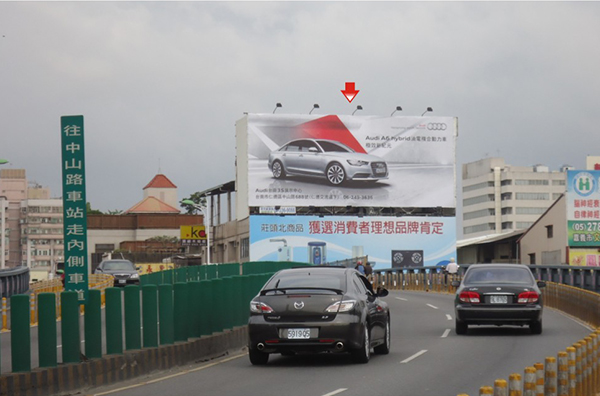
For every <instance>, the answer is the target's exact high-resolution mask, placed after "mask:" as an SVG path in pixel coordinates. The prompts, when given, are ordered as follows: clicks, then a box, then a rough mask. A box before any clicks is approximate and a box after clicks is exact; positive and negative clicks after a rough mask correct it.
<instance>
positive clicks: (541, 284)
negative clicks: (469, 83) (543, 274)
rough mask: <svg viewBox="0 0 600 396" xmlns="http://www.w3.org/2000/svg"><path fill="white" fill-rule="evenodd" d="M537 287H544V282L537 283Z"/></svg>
mask: <svg viewBox="0 0 600 396" xmlns="http://www.w3.org/2000/svg"><path fill="white" fill-rule="evenodd" d="M537 285H538V287H539V288H542V287H546V282H544V281H537Z"/></svg>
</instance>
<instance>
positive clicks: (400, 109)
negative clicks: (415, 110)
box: [390, 106, 402, 117]
mask: <svg viewBox="0 0 600 396" xmlns="http://www.w3.org/2000/svg"><path fill="white" fill-rule="evenodd" d="M397 111H402V107H400V106H396V110H394V111H392V114H390V117H391V116H393V115H394V113H395V112H397Z"/></svg>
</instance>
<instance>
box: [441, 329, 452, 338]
mask: <svg viewBox="0 0 600 396" xmlns="http://www.w3.org/2000/svg"><path fill="white" fill-rule="evenodd" d="M448 334H450V329H446V331H444V334H442V336H441V337H440V338H446V337H448Z"/></svg>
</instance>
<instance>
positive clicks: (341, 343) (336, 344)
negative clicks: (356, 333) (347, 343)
mask: <svg viewBox="0 0 600 396" xmlns="http://www.w3.org/2000/svg"><path fill="white" fill-rule="evenodd" d="M335 349H337V350H338V351H341V350H342V349H344V343H343V342H336V343H335Z"/></svg>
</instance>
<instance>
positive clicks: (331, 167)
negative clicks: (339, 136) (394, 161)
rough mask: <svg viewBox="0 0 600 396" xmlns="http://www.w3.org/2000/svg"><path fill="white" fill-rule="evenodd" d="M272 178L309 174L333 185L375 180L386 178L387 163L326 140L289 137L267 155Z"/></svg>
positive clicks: (373, 156)
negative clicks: (288, 140)
mask: <svg viewBox="0 0 600 396" xmlns="http://www.w3.org/2000/svg"><path fill="white" fill-rule="evenodd" d="M268 166H269V170H271V172H273V177H275V178H276V179H282V178H284V177H286V176H288V175H289V176H311V177H319V178H326V179H327V181H328V182H329V183H330V184H332V185H334V186H337V185H340V184H342V183H344V182H345V181H348V180H366V181H377V180H382V179H387V178H388V167H387V164H386V162H385V161H384V160H383V159H381V158H379V157H377V156H375V155H370V154H363V153H357V152H355V151H354V150H352V149H351V148H350V147H348V146H346V145H344V144H342V143H340V142H336V141H335V140H325V139H297V140H292V141H291V142H288V143H286V144H284V145H283V146H281V147H280V148H278V149H277V150H274V151H272V152H271V153H270V154H269V162H268Z"/></svg>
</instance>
